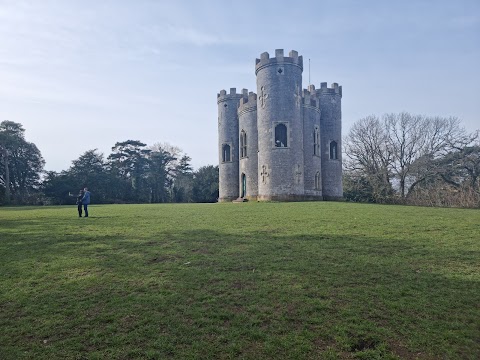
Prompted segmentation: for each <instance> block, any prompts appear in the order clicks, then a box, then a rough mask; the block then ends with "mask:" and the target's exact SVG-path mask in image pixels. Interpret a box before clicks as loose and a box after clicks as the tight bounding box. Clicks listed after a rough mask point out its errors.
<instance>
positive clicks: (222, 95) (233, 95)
mask: <svg viewBox="0 0 480 360" xmlns="http://www.w3.org/2000/svg"><path fill="white" fill-rule="evenodd" d="M247 96H248V90H247V89H242V92H241V93H237V89H236V88H230V92H229V93H228V94H227V91H226V90H220V92H219V93H217V104H219V103H221V102H223V101H228V100H240V99H242V98H245V97H247Z"/></svg>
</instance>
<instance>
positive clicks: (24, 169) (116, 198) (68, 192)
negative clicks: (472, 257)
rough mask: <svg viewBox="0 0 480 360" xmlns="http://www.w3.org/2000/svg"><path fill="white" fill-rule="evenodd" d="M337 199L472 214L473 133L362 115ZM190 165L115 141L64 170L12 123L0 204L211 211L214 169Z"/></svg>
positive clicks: (4, 136) (2, 148) (433, 120)
mask: <svg viewBox="0 0 480 360" xmlns="http://www.w3.org/2000/svg"><path fill="white" fill-rule="evenodd" d="M343 145H344V149H343V152H344V161H343V165H344V179H343V186H344V198H345V199H346V200H347V201H356V202H371V203H381V204H411V205H426V206H458V207H480V137H479V131H475V132H467V131H466V130H465V129H464V128H463V127H462V126H461V122H460V120H459V119H458V118H455V117H448V118H446V117H428V116H423V115H412V114H409V113H406V112H404V113H400V114H385V115H383V116H381V117H378V116H373V115H372V116H368V117H366V118H363V119H360V120H358V121H357V122H355V123H354V125H353V126H352V128H351V129H350V130H349V132H348V133H347V135H346V136H345V138H344V141H343ZM190 162H191V158H190V157H189V156H188V155H187V154H185V153H183V151H182V150H181V149H179V148H178V147H175V146H172V145H169V144H154V145H152V146H147V145H146V144H144V143H142V142H141V141H138V140H126V141H123V142H117V143H116V144H115V145H114V146H113V147H112V151H111V153H110V154H109V155H108V156H107V157H106V158H105V157H104V155H103V154H102V153H101V152H99V151H98V150H97V149H92V150H88V151H86V152H85V153H83V154H82V155H81V156H80V157H79V158H78V159H76V160H73V161H72V165H71V166H70V168H69V169H67V170H64V171H61V172H54V171H47V172H45V171H44V170H43V168H44V165H45V161H44V160H43V158H42V155H41V153H40V150H39V149H38V148H37V147H36V145H35V144H33V143H31V142H28V141H27V140H26V139H25V130H24V128H23V126H22V125H21V124H19V123H15V122H13V121H8V120H6V121H3V122H1V123H0V205H4V204H72V203H74V202H75V195H76V194H77V193H78V191H79V190H80V189H81V188H83V187H85V186H87V187H89V188H90V189H91V190H92V193H93V196H94V202H95V203H97V204H98V203H165V202H215V201H216V200H217V198H218V166H212V165H209V166H204V167H201V168H200V169H198V170H197V171H194V170H193V168H192V166H191V164H190Z"/></svg>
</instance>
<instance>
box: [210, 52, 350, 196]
mask: <svg viewBox="0 0 480 360" xmlns="http://www.w3.org/2000/svg"><path fill="white" fill-rule="evenodd" d="M302 72H303V58H302V56H299V55H298V52H297V51H294V50H292V51H290V53H289V54H288V57H287V56H284V53H283V49H277V50H275V57H272V58H270V56H269V54H268V53H267V52H264V53H263V54H261V55H260V59H256V61H255V74H256V76H257V93H256V94H255V93H254V92H248V90H246V89H243V90H242V92H241V93H237V92H236V89H235V88H231V89H230V93H228V94H227V92H226V91H225V90H222V91H220V93H219V94H217V104H218V151H219V201H221V202H222V201H232V200H235V199H237V198H240V199H239V200H245V199H247V200H258V201H269V200H273V201H302V200H333V199H340V198H342V196H343V189H342V152H341V146H342V145H341V142H342V115H341V100H342V87H341V86H338V84H337V83H333V84H332V86H331V87H327V83H321V85H320V88H319V89H315V86H314V85H309V86H308V89H303V90H302Z"/></svg>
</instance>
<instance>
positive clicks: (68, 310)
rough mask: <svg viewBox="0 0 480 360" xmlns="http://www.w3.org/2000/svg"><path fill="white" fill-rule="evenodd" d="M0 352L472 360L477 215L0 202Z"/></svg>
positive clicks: (328, 205) (478, 264) (345, 206)
mask: <svg viewBox="0 0 480 360" xmlns="http://www.w3.org/2000/svg"><path fill="white" fill-rule="evenodd" d="M0 276H1V282H0V358H1V359H87V358H88V359H107V358H108V359H136V358H140V359H170V358H173V359H352V358H353V359H416V358H418V359H479V358H480V211H479V210H463V209H440V208H421V207H403V206H378V205H360V204H349V203H332V202H316V203H314V202H312V203H242V204H161V205H97V206H95V205H94V206H91V208H90V218H78V216H77V215H76V206H71V207H64V206H62V207H21V208H0Z"/></svg>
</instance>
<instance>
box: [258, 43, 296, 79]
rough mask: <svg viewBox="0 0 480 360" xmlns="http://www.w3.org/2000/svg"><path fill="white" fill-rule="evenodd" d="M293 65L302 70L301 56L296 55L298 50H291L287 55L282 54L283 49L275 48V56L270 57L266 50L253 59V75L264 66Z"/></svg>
mask: <svg viewBox="0 0 480 360" xmlns="http://www.w3.org/2000/svg"><path fill="white" fill-rule="evenodd" d="M280 64H281V65H294V66H298V67H299V68H300V69H302V71H303V56H298V52H297V51H295V50H291V51H290V52H289V53H288V56H284V54H283V49H276V50H275V57H273V58H270V54H269V53H268V52H264V53H262V54H260V59H255V75H256V74H257V73H258V72H259V71H260V70H261V69H264V68H265V67H268V66H274V65H280Z"/></svg>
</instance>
